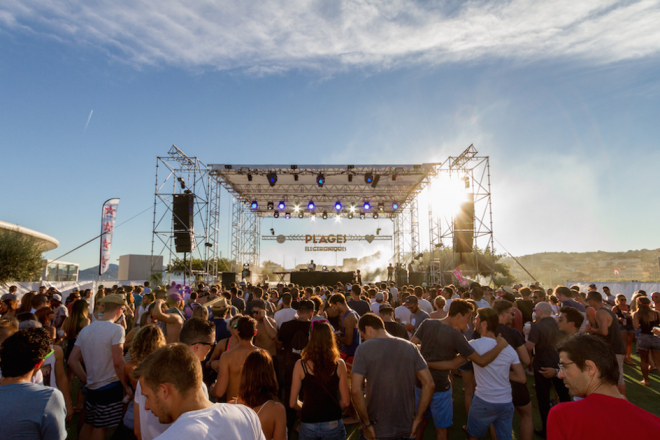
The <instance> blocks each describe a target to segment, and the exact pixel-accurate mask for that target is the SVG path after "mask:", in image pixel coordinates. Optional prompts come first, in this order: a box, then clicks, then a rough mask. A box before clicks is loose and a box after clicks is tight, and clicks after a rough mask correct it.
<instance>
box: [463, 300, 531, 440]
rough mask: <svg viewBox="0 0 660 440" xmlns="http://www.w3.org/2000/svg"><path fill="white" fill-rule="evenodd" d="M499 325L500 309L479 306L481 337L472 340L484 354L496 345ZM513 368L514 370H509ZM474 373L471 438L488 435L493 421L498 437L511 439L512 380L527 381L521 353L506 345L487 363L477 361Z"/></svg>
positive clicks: (475, 325) (478, 324) (478, 327)
mask: <svg viewBox="0 0 660 440" xmlns="http://www.w3.org/2000/svg"><path fill="white" fill-rule="evenodd" d="M498 325H499V318H498V316H497V312H495V311H494V310H493V309H491V308H487V307H482V308H480V309H478V311H477V317H476V319H475V321H474V328H475V330H476V331H477V333H479V334H480V335H481V338H479V339H473V340H471V341H470V345H472V347H473V348H474V350H475V351H476V352H478V353H480V354H483V353H485V352H486V351H487V350H492V349H493V347H496V346H497V341H496V340H495V329H496V327H497V326H498ZM510 370H513V371H512V372H511V373H509V371H510ZM474 375H475V379H476V381H477V388H476V389H475V393H474V398H473V400H472V405H471V406H470V413H469V415H468V423H467V431H468V437H469V438H470V440H472V439H477V438H482V437H485V436H486V433H487V432H488V428H489V427H490V425H491V424H492V425H493V427H494V429H495V433H496V435H497V438H498V440H510V439H511V438H512V435H511V434H512V431H513V429H512V423H513V401H512V394H511V384H510V382H509V380H512V381H514V382H518V383H520V384H526V383H527V376H526V375H525V372H524V371H523V368H522V365H520V359H518V355H517V354H516V352H515V350H514V349H513V348H512V347H511V346H510V345H508V344H507V346H506V348H505V349H504V350H502V352H501V353H500V354H499V355H497V358H495V360H494V361H493V362H491V363H490V364H488V365H487V366H485V367H482V366H479V364H475V365H474Z"/></svg>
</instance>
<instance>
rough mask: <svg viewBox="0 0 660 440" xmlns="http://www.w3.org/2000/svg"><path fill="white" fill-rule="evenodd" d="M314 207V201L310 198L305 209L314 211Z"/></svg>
mask: <svg viewBox="0 0 660 440" xmlns="http://www.w3.org/2000/svg"><path fill="white" fill-rule="evenodd" d="M314 208H316V205H315V204H314V202H312V201H311V200H310V201H309V203H308V204H307V209H309V210H310V211H314Z"/></svg>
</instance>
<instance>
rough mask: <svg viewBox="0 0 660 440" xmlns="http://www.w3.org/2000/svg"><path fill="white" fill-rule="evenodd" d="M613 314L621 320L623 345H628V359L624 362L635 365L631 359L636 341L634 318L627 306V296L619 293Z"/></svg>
mask: <svg viewBox="0 0 660 440" xmlns="http://www.w3.org/2000/svg"><path fill="white" fill-rule="evenodd" d="M612 312H613V313H615V314H616V316H617V319H618V320H619V327H620V328H621V336H622V337H623V343H624V344H626V358H625V359H624V360H623V362H624V363H626V364H628V365H635V363H634V362H633V361H632V359H630V355H631V354H632V345H633V341H634V340H635V327H633V320H632V316H631V315H630V307H628V304H626V296H625V295H623V294H621V293H619V294H618V295H617V296H616V305H615V306H614V307H612Z"/></svg>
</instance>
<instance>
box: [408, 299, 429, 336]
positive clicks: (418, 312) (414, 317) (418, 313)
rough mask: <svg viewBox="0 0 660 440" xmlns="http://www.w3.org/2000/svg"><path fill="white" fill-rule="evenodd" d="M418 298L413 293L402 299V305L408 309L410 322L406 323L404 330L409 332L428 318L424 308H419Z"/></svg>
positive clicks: (412, 331) (413, 330)
mask: <svg viewBox="0 0 660 440" xmlns="http://www.w3.org/2000/svg"><path fill="white" fill-rule="evenodd" d="M418 301H419V300H418V299H417V297H416V296H415V295H409V296H408V297H407V298H406V300H405V301H404V303H403V304H404V305H405V306H406V308H407V309H408V310H409V311H410V322H409V323H408V324H407V325H406V330H408V331H409V332H410V333H411V334H412V333H414V332H415V330H417V329H418V328H419V326H420V325H421V324H422V322H424V320H425V319H429V318H430V315H429V314H428V313H426V312H425V311H424V310H422V309H420V308H419V303H418Z"/></svg>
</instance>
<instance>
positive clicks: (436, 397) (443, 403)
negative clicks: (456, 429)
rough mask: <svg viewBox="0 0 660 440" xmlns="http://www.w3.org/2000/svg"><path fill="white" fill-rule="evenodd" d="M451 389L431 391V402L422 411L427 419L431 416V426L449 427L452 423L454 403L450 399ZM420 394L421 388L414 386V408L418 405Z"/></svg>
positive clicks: (438, 427)
mask: <svg viewBox="0 0 660 440" xmlns="http://www.w3.org/2000/svg"><path fill="white" fill-rule="evenodd" d="M451 395H452V389H451V388H449V389H448V390H447V391H438V392H436V393H433V398H432V399H431V404H430V405H429V407H428V409H427V410H426V412H425V413H424V418H425V419H427V418H429V417H431V416H433V426H435V427H436V428H437V429H441V428H449V427H450V426H451V425H452V424H453V418H454V404H453V402H452V401H451V397H452V396H451ZM421 396H422V389H421V388H417V387H415V408H416V407H418V406H419V399H420V398H421Z"/></svg>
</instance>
